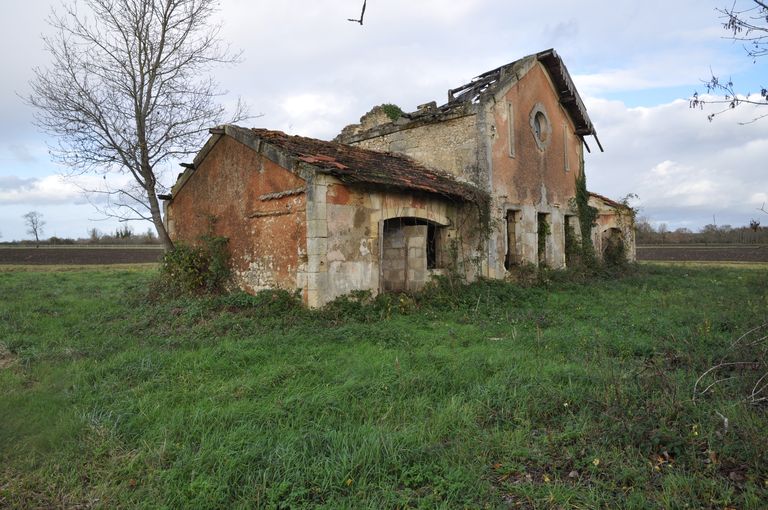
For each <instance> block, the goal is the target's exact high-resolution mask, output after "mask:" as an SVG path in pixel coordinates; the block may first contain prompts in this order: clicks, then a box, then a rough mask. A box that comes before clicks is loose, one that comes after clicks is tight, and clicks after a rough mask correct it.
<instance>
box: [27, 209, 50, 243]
mask: <svg viewBox="0 0 768 510" xmlns="http://www.w3.org/2000/svg"><path fill="white" fill-rule="evenodd" d="M22 218H24V223H25V224H26V225H27V234H29V235H33V236H35V246H36V247H38V248H39V247H40V236H41V235H42V234H43V227H45V221H43V215H42V214H41V213H39V212H37V211H29V212H28V213H27V214H25V215H24V216H22Z"/></svg>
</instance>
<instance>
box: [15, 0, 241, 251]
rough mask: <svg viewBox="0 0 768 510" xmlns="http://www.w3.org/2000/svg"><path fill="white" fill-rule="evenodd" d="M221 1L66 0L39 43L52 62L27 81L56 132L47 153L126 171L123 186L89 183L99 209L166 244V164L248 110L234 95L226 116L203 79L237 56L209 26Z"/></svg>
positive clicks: (44, 125) (83, 167) (84, 168)
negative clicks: (149, 230) (98, 196)
mask: <svg viewBox="0 0 768 510" xmlns="http://www.w3.org/2000/svg"><path fill="white" fill-rule="evenodd" d="M81 4H85V5H84V6H85V9H84V10H81V9H79V7H80V6H81ZM217 7H218V1H217V0H82V1H81V2H78V1H77V0H72V2H71V3H69V4H67V5H64V6H63V11H61V12H56V11H53V12H52V13H51V16H50V18H49V20H48V22H49V24H50V26H51V27H52V28H53V29H54V30H55V33H54V35H52V36H50V37H44V42H45V47H46V49H47V50H48V52H49V53H50V54H51V57H52V64H51V65H50V67H49V68H47V69H39V68H38V69H35V71H34V73H35V78H34V80H33V82H32V83H31V86H32V94H31V95H30V96H29V98H28V102H29V103H30V104H32V105H33V106H35V107H37V116H36V122H37V125H38V126H39V127H40V128H41V129H43V130H44V131H46V132H47V133H49V134H52V135H54V136H55V137H56V138H57V139H58V144H57V145H56V146H55V147H52V153H53V155H54V157H55V158H56V159H58V161H60V162H61V163H63V164H65V165H67V166H68V167H69V168H70V172H69V173H68V175H69V176H76V175H80V174H83V173H97V174H103V175H105V176H106V174H110V173H112V174H122V175H127V176H129V177H130V179H128V180H129V182H130V184H129V185H127V186H121V187H117V188H113V187H111V186H107V187H105V188H104V189H100V190H86V191H92V192H97V193H102V194H104V195H106V200H105V201H103V202H102V205H101V206H99V209H100V210H101V212H103V213H105V214H107V215H109V216H116V217H118V218H119V219H120V220H122V221H129V220H149V221H151V222H152V223H153V224H154V226H155V229H156V230H157V234H158V236H159V238H160V240H161V241H162V242H163V244H164V245H165V246H166V248H170V247H171V246H172V243H171V240H170V238H169V236H168V233H167V232H166V230H165V227H164V225H163V221H162V215H161V211H160V204H159V201H158V197H157V195H158V193H163V192H165V191H167V186H166V185H164V184H163V183H162V182H161V181H162V168H163V165H164V164H167V163H170V162H171V161H174V160H178V159H179V158H182V157H184V156H187V155H189V154H192V153H193V152H195V150H196V149H198V148H199V147H200V144H201V142H202V140H203V138H204V136H205V134H206V131H207V129H208V128H209V127H211V126H214V125H217V124H221V123H222V122H224V121H227V122H237V121H239V120H243V119H244V118H246V117H247V114H246V112H245V108H244V107H243V105H242V103H240V101H238V104H237V108H236V110H235V112H234V114H233V115H232V116H231V117H230V118H229V119H226V110H225V108H224V107H223V106H222V105H220V104H219V103H218V102H217V99H218V98H219V97H220V96H222V95H223V94H224V91H222V90H221V89H220V88H219V86H218V85H217V83H216V82H215V81H214V80H213V79H212V78H210V77H206V76H207V74H208V72H209V71H210V70H211V69H212V68H213V67H214V66H216V65H219V64H231V63H235V62H237V61H238V60H239V54H232V53H231V52H230V49H229V47H228V46H226V45H224V44H223V43H222V42H221V39H220V37H219V35H220V29H221V26H220V25H213V24H211V18H212V16H213V15H214V14H215V12H216V10H217ZM86 11H87V12H88V14H86V13H85V12H86ZM105 182H109V181H107V180H106V179H105ZM94 203H96V202H94ZM103 204H106V205H103Z"/></svg>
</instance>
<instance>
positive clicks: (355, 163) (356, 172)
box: [173, 124, 485, 202]
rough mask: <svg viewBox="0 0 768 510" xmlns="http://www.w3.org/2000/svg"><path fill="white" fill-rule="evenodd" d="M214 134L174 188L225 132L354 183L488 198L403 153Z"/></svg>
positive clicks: (287, 164)
mask: <svg viewBox="0 0 768 510" xmlns="http://www.w3.org/2000/svg"><path fill="white" fill-rule="evenodd" d="M210 132H211V134H212V135H213V136H212V137H211V139H210V140H209V141H208V143H206V145H205V147H204V148H203V149H202V150H201V151H200V152H199V153H198V155H197V156H196V157H195V161H194V163H193V164H192V165H188V166H189V168H188V169H187V170H186V171H185V172H184V173H183V174H182V175H181V176H180V178H179V180H178V181H177V183H176V185H175V186H174V188H173V195H175V194H177V193H178V192H179V190H180V189H181V187H182V186H183V185H184V183H185V182H186V180H187V179H189V177H191V175H192V173H194V171H195V169H196V168H197V167H199V165H200V164H201V163H202V161H203V159H205V157H206V156H207V155H208V153H209V152H210V151H211V149H213V146H214V145H215V144H216V142H218V140H219V139H220V138H221V137H222V136H225V135H226V136H230V137H232V138H234V139H236V140H237V141H239V142H241V143H243V144H245V145H246V146H248V147H250V148H251V149H253V150H255V151H257V152H259V153H260V154H263V155H264V156H265V157H267V158H268V159H270V160H272V161H274V162H275V163H277V164H279V165H281V166H283V167H284V168H287V169H289V170H295V169H298V168H301V167H308V168H310V169H312V170H314V171H316V172H318V173H322V174H328V175H332V176H334V177H335V178H337V179H339V180H340V181H341V182H343V183H345V184H350V185H372V186H376V187H379V188H384V189H394V190H408V191H419V192H424V193H432V194H437V195H442V196H445V197H448V198H451V199H458V200H462V201H468V202H479V201H480V200H483V198H484V195H485V193H484V192H483V191H481V190H479V189H478V188H476V187H475V186H473V185H471V184H469V183H466V182H461V181H459V180H457V179H456V178H455V177H454V176H452V175H451V174H448V173H446V172H442V171H439V170H435V169H431V168H427V167H425V166H423V165H420V164H419V163H417V162H415V161H414V160H412V159H410V158H408V157H406V156H403V155H400V154H392V153H384V152H376V151H372V150H367V149H361V148H358V147H353V146H349V145H344V144H341V143H336V142H326V141H323V140H316V139H314V138H306V137H303V136H291V135H287V134H285V133H283V132H282V131H271V130H267V129H246V128H242V127H239V126H235V125H231V124H229V125H225V126H220V127H216V128H213V129H211V130H210Z"/></svg>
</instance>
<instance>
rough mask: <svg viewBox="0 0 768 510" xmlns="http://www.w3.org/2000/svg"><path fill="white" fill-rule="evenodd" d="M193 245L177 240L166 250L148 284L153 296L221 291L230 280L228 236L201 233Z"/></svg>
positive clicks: (224, 289) (215, 292)
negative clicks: (152, 278) (155, 275)
mask: <svg viewBox="0 0 768 510" xmlns="http://www.w3.org/2000/svg"><path fill="white" fill-rule="evenodd" d="M199 241H200V242H199V243H198V244H195V245H191V244H185V243H177V244H176V245H175V246H174V247H173V248H172V249H170V250H168V251H167V252H165V255H163V260H162V262H161V264H160V272H159V274H158V276H157V278H156V279H155V280H154V281H153V282H152V284H151V286H150V295H151V296H154V297H160V296H169V297H178V296H182V295H196V294H222V293H224V292H225V291H226V289H227V285H228V283H229V280H230V275H231V272H230V269H229V251H228V249H227V244H228V239H227V238H226V237H219V236H213V235H204V236H201V237H200V238H199Z"/></svg>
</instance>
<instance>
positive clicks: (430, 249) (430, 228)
mask: <svg viewBox="0 0 768 510" xmlns="http://www.w3.org/2000/svg"><path fill="white" fill-rule="evenodd" d="M427 269H437V226H435V224H434V223H429V224H427Z"/></svg>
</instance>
